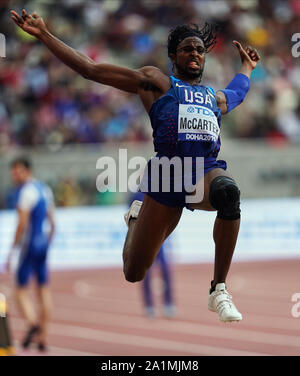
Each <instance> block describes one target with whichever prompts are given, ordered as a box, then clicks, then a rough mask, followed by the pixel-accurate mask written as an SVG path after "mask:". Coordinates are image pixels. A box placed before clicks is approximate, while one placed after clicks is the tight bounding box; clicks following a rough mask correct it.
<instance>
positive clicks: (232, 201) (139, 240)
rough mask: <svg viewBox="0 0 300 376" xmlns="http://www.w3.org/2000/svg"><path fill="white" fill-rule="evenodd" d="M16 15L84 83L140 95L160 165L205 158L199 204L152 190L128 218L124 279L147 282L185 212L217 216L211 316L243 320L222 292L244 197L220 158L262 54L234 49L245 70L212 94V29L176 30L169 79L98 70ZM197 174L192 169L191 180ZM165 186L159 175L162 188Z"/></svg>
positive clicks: (41, 26) (151, 70) (40, 25)
mask: <svg viewBox="0 0 300 376" xmlns="http://www.w3.org/2000/svg"><path fill="white" fill-rule="evenodd" d="M11 14H12V19H13V20H14V22H15V23H16V24H17V25H18V26H19V27H21V28H22V29H23V30H24V31H26V32H28V33H29V34H31V35H34V36H35V37H36V38H38V39H39V40H40V41H41V42H42V43H44V44H45V46H46V47H47V48H48V49H49V50H50V51H51V52H52V53H53V54H54V55H55V56H56V57H57V58H58V59H60V60H61V61H62V62H63V63H64V64H66V65H67V66H69V67H70V68H71V69H73V70H74V71H76V72H77V73H79V74H80V75H81V76H83V77H84V78H86V79H88V80H92V81H96V82H99V83H101V84H104V85H109V86H113V87H115V88H117V89H120V90H124V91H126V92H130V93H134V94H138V95H139V97H140V99H141V101H142V103H143V105H144V107H145V109H146V111H147V113H148V114H149V117H150V120H151V125H152V127H153V138H154V147H155V151H156V152H157V154H156V156H157V157H158V158H162V157H167V158H173V157H179V158H180V159H184V158H186V157H191V158H192V160H193V161H194V162H195V161H196V158H197V157H202V158H204V179H202V181H203V180H204V193H203V198H202V199H201V200H200V201H199V202H194V203H187V200H186V197H187V192H186V191H185V190H184V189H182V190H181V192H178V191H177V190H174V189H173V191H171V192H164V191H162V190H161V189H160V190H159V191H158V192H156V191H154V190H152V191H151V190H150V191H148V192H147V194H146V197H145V199H144V202H143V203H141V202H139V201H135V202H133V204H132V206H131V208H130V210H129V212H128V213H127V215H126V223H127V225H128V227H129V230H128V234H127V237H126V241H125V245H124V251H123V261H124V274H125V278H126V279H127V280H128V281H130V282H136V281H140V280H142V279H143V278H144V276H145V273H146V271H147V270H148V269H149V268H150V266H151V265H152V263H153V261H154V259H155V257H156V255H157V253H158V251H159V249H160V247H161V245H162V243H163V242H164V240H165V239H166V237H168V236H169V235H170V234H171V232H172V231H173V230H174V229H175V227H176V225H177V224H178V222H179V219H180V217H181V214H182V210H183V208H184V207H187V208H188V209H190V210H194V209H200V210H209V211H214V210H216V211H217V218H216V220H215V224H214V229H213V238H214V242H215V264H214V275H213V280H212V281H211V286H210V290H209V298H208V299H209V301H208V308H209V310H211V311H214V312H217V313H218V315H219V318H220V320H221V321H224V322H227V321H240V320H241V319H242V315H241V314H240V313H239V312H238V310H237V309H236V307H235V305H234V304H233V302H232V298H231V296H230V295H229V293H228V292H227V289H226V286H225V281H226V277H227V274H228V271H229V268H230V264H231V260H232V256H233V252H234V249H235V245H236V240H237V236H238V231H239V227H240V191H239V188H238V187H237V184H236V183H235V181H234V180H233V178H232V177H231V176H230V174H229V173H228V172H227V171H226V169H227V166H226V162H225V161H220V160H217V159H216V158H217V156H218V152H219V150H220V137H219V132H220V126H221V115H224V114H227V113H228V112H230V111H231V110H233V109H234V108H235V107H236V106H238V105H239V104H240V103H242V102H243V100H244V98H245V96H246V94H247V92H248V90H249V86H250V76H251V72H252V70H253V69H254V68H255V67H256V65H257V63H258V61H259V59H260V57H259V55H258V53H257V51H256V50H255V49H253V48H252V47H250V46H248V47H246V49H244V48H243V47H242V46H241V44H240V43H239V42H237V41H234V42H233V43H234V44H235V46H236V47H237V49H238V52H239V55H240V58H241V62H242V65H241V68H240V71H239V72H238V74H237V75H236V76H235V77H234V78H233V80H232V81H231V82H230V83H229V84H228V86H227V87H226V88H225V89H224V90H220V91H217V92H215V91H214V90H213V89H212V88H210V87H208V86H203V85H201V84H200V83H201V78H202V73H203V69H204V65H205V57H206V54H207V53H208V52H209V51H210V50H211V49H212V48H213V47H214V45H215V43H216V40H217V31H216V28H215V27H214V26H213V25H209V24H205V26H204V27H203V28H199V27H198V26H197V25H194V24H192V25H180V26H177V27H175V28H174V29H172V30H171V32H170V34H169V36H168V56H169V58H170V59H171V62H172V64H173V75H171V76H169V75H166V74H165V73H163V72H162V71H161V70H160V69H158V68H156V67H153V66H145V67H142V68H140V69H128V68H123V67H119V66H115V65H110V64H98V63H96V62H94V61H93V60H91V59H90V58H89V57H87V56H85V55H84V54H82V53H81V52H79V51H76V50H74V49H73V48H71V47H69V46H67V45H66V44H65V43H63V42H62V41H60V40H59V39H57V38H56V37H55V36H53V35H52V34H51V33H50V31H49V30H48V28H47V27H46V25H45V23H44V21H43V19H42V18H41V17H39V16H38V15H37V14H36V13H33V14H32V15H30V14H28V13H27V12H26V11H25V10H23V11H22V14H21V15H19V14H18V13H16V12H15V11H12V12H11ZM191 106H192V107H193V109H191ZM194 109H195V111H194ZM191 111H194V113H193V114H191ZM180 119H181V121H180ZM182 119H185V122H183V121H182ZM186 119H188V121H189V122H188V123H187V120H186ZM186 124H188V126H187V125H186ZM191 124H192V126H191ZM194 170H195V163H194V169H193V174H194V172H195V171H194ZM163 178H164V176H163V175H162V173H160V174H159V175H158V180H159V181H160V183H161V181H162V179H163ZM172 178H174V176H173V177H172V176H171V180H172ZM173 180H174V179H173ZM173 182H174V181H173Z"/></svg>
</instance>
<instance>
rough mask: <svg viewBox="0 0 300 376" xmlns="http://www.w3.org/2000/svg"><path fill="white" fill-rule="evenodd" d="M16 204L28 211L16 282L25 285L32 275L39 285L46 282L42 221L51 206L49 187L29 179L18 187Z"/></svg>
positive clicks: (45, 240)
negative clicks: (27, 222) (27, 221)
mask: <svg viewBox="0 0 300 376" xmlns="http://www.w3.org/2000/svg"><path fill="white" fill-rule="evenodd" d="M17 208H18V209H22V210H26V211H29V212H30V214H29V224H28V227H27V230H26V233H25V234H24V238H23V243H22V246H21V252H20V256H19V265H18V269H17V274H16V277H17V284H18V286H25V285H27V284H28V282H29V279H30V277H31V276H34V278H35V279H36V281H37V283H38V284H39V285H44V284H46V283H47V282H48V272H47V265H46V261H47V251H48V247H49V240H48V233H47V232H46V227H45V221H46V219H47V217H48V212H49V210H52V208H53V196H52V192H51V190H50V188H49V187H48V186H46V185H45V184H44V183H41V182H39V181H37V180H34V179H32V180H29V181H28V182H26V183H25V184H24V185H23V186H22V187H21V189H20V192H19V198H18V203H17Z"/></svg>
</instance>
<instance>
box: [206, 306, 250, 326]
mask: <svg viewBox="0 0 300 376" xmlns="http://www.w3.org/2000/svg"><path fill="white" fill-rule="evenodd" d="M208 310H209V311H211V312H215V313H218V312H217V311H215V310H214V309H213V308H209V307H208ZM219 320H220V321H221V322H240V321H242V320H243V317H241V318H232V319H227V320H222V319H221V318H220V317H219Z"/></svg>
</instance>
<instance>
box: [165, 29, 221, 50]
mask: <svg viewBox="0 0 300 376" xmlns="http://www.w3.org/2000/svg"><path fill="white" fill-rule="evenodd" d="M219 30H220V26H219V25H218V24H209V23H208V22H205V25H204V27H203V28H202V29H200V28H199V26H198V25H197V24H194V23H190V24H183V25H178V26H176V27H175V28H173V29H171V30H170V33H169V36H168V56H170V54H174V55H176V50H177V46H178V44H179V43H180V42H182V41H183V40H184V39H185V38H188V37H192V36H195V37H198V38H200V39H202V41H203V43H204V47H205V51H206V53H208V52H209V51H211V50H212V49H213V47H214V46H215V44H216V43H217V37H218V33H219Z"/></svg>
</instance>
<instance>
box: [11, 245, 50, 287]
mask: <svg viewBox="0 0 300 376" xmlns="http://www.w3.org/2000/svg"><path fill="white" fill-rule="evenodd" d="M35 251H36V250H33V249H30V248H29V249H27V250H24V251H23V252H22V253H21V257H20V262H19V265H18V268H17V273H16V280H17V281H16V282H17V285H18V286H19V287H23V286H26V285H27V284H28V282H29V281H30V277H31V276H34V277H35V279H36V281H37V283H38V285H45V284H47V283H48V279H49V276H48V269H47V250H45V251H44V252H35Z"/></svg>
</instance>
